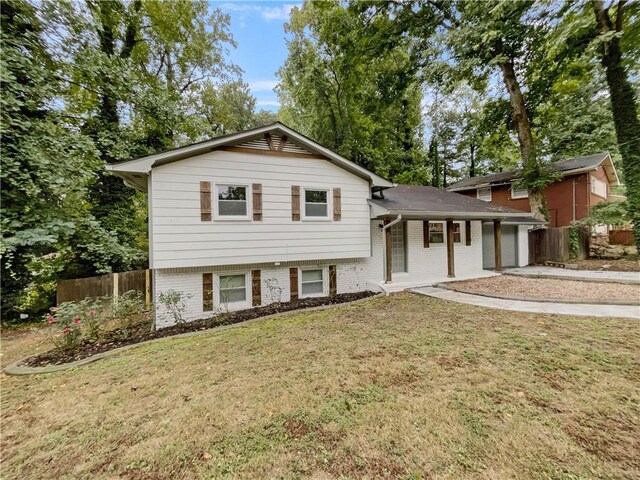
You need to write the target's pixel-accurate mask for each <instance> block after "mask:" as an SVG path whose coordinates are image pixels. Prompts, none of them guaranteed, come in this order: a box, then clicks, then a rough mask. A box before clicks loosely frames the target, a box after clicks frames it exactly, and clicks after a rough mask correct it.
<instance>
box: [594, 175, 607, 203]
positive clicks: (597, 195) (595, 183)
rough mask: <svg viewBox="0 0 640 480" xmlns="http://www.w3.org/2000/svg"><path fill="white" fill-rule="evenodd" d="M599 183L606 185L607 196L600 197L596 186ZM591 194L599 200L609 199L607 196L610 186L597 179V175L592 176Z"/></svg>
mask: <svg viewBox="0 0 640 480" xmlns="http://www.w3.org/2000/svg"><path fill="white" fill-rule="evenodd" d="M598 183H601V184H603V185H604V191H605V196H602V195H600V194H599V193H597V190H598V189H597V188H596V185H597V184H598ZM591 194H592V195H595V196H596V197H598V198H604V199H606V198H608V197H607V195H608V194H609V186H608V185H607V182H603V181H602V180H600V179H599V178H597V177H596V176H595V175H591Z"/></svg>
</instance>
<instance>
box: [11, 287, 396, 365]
mask: <svg viewBox="0 0 640 480" xmlns="http://www.w3.org/2000/svg"><path fill="white" fill-rule="evenodd" d="M384 296H385V294H384V293H376V294H375V295H372V296H370V297H365V298H359V299H357V300H353V301H352V302H343V303H333V304H328V305H319V306H317V307H308V308H299V309H297V310H289V311H287V312H278V313H272V314H271V315H265V316H264V317H257V318H252V319H251V320H245V321H244V322H238V323H232V324H230V325H221V326H219V327H213V328H207V329H205V330H197V331H195V332H185V333H179V334H177V335H172V336H169V337H161V338H153V339H151V340H145V341H144V342H140V343H132V344H131V345H125V346H123V347H118V348H114V349H113V350H107V351H106V352H101V353H97V354H95V355H92V356H90V357H86V358H83V359H81V360H75V361H73V362H69V363H63V364H60V365H48V366H45V367H28V366H25V365H22V364H23V363H24V361H25V360H27V359H28V358H30V357H26V358H23V359H21V360H17V361H15V362H13V363H11V364H9V365H7V366H6V367H5V368H4V369H3V371H4V373H6V374H7V375H39V374H45V373H55V372H59V371H62V370H67V369H70V368H74V367H80V366H82V365H87V364H89V363H92V362H95V361H97V360H100V359H102V358H106V357H110V356H112V355H116V354H118V353H122V352H125V351H127V350H130V349H132V348H135V347H139V346H141V345H148V344H151V343H156V342H161V341H165V340H171V339H174V338H189V337H195V336H198V335H204V334H207V333H209V334H216V333H219V332H222V331H224V330H227V329H230V328H234V327H241V326H243V325H249V324H251V323H255V322H259V321H262V320H269V319H271V318H274V317H278V316H284V315H290V314H295V313H300V312H313V311H318V310H327V309H329V308H336V307H343V306H349V305H355V304H357V303H362V302H365V301H369V300H373V299H375V298H380V297H384Z"/></svg>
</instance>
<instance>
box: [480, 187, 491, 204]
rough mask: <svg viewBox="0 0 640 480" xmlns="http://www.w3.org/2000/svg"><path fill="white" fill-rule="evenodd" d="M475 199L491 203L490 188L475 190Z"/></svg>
mask: <svg viewBox="0 0 640 480" xmlns="http://www.w3.org/2000/svg"><path fill="white" fill-rule="evenodd" d="M476 198H477V199H478V200H483V201H485V202H490V201H491V187H485V188H479V189H477V190H476Z"/></svg>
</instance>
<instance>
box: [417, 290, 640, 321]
mask: <svg viewBox="0 0 640 480" xmlns="http://www.w3.org/2000/svg"><path fill="white" fill-rule="evenodd" d="M412 292H415V293H419V294H421V295H427V296H429V297H435V298H441V299H442V300H449V301H451V302H458V303H466V304H469V305H477V306H479V307H487V308H497V309H500V310H512V311H514V312H533V313H550V314H560V315H579V316H586V317H622V318H634V319H636V320H640V307H638V306H629V305H591V304H583V303H543V302H530V301H523V300H504V299H501V298H490V297H483V296H481V295H472V294H469V293H460V292H454V291H452V290H446V289H444V288H437V287H421V288H415V289H413V290H412Z"/></svg>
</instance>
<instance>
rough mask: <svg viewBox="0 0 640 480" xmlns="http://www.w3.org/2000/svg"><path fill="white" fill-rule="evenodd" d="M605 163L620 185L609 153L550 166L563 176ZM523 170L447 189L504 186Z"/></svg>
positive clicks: (478, 179) (455, 190) (451, 186)
mask: <svg viewBox="0 0 640 480" xmlns="http://www.w3.org/2000/svg"><path fill="white" fill-rule="evenodd" d="M603 163H604V169H605V173H606V174H607V177H608V178H609V181H610V182H611V183H613V184H616V185H617V184H619V183H620V180H619V179H618V173H617V172H616V167H615V166H614V165H613V161H612V160H611V155H609V152H602V153H595V154H593V155H585V156H582V157H575V158H570V159H568V160H561V161H559V162H554V163H551V164H549V167H550V168H551V169H552V170H555V171H557V172H560V174H561V175H562V176H565V175H571V174H577V173H583V172H590V171H592V170H595V169H596V168H598V167H599V166H600V165H601V164H603ZM520 171H521V169H516V170H510V171H508V172H499V173H493V174H491V175H484V176H482V177H469V178H465V179H464V180H460V181H459V182H456V183H454V184H452V185H449V186H448V187H447V190H449V191H450V192H457V191H464V190H471V189H475V188H482V187H490V186H492V185H503V184H506V183H509V182H511V181H513V180H515V179H517V178H518V175H519V174H520Z"/></svg>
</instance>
